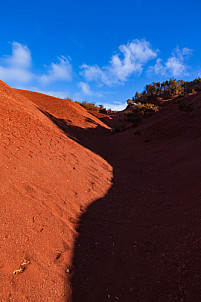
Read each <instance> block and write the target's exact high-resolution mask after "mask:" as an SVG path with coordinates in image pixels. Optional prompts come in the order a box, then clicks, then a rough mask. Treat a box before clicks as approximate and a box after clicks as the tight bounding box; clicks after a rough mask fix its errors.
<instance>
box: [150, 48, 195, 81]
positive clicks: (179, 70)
mask: <svg viewBox="0 0 201 302" xmlns="http://www.w3.org/2000/svg"><path fill="white" fill-rule="evenodd" d="M191 54H192V50H191V49H189V48H183V49H181V50H180V49H179V47H177V48H176V49H175V50H174V51H173V52H172V55H171V56H170V57H169V58H168V59H167V61H166V62H165V63H163V62H162V59H157V61H156V64H155V65H154V66H150V67H149V69H148V73H150V74H153V73H155V74H157V75H170V76H174V77H176V76H181V75H188V73H187V69H188V65H187V64H186V60H187V59H188V57H189V56H190V55H191Z"/></svg>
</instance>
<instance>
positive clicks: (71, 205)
mask: <svg viewBox="0 0 201 302" xmlns="http://www.w3.org/2000/svg"><path fill="white" fill-rule="evenodd" d="M189 104H192V105H189ZM0 108H1V115H0V116H1V124H0V127H1V153H0V156H1V163H2V164H1V171H2V172H1V176H0V177H1V184H2V186H1V192H0V194H1V195H0V196H1V205H2V206H1V216H0V217H1V225H2V230H1V236H2V239H1V242H3V244H2V245H1V254H0V277H1V282H0V284H1V285H0V286H1V288H0V299H1V301H73V302H80V301H83V302H85V301H86V302H89V301H100V302H102V301H108V300H110V301H118V300H119V301H129V302H133V301H140V302H141V301H142V302H146V301H147V302H150V301H153V302H156V301H160V302H163V301H164V302H166V301H168V302H171V301H189V302H192V301H194V302H199V301H200V299H201V294H200V276H201V264H200V246H201V235H200V228H201V222H200V214H199V213H200V206H201V205H200V198H201V191H200V177H201V156H200V149H201V93H197V94H194V95H191V96H186V97H180V98H175V99H174V100H172V101H168V102H166V104H165V105H164V106H162V107H161V108H160V110H159V111H158V112H156V113H155V114H154V115H152V116H151V117H150V118H147V119H144V120H142V122H141V123H140V124H139V125H138V127H137V128H133V127H129V129H127V130H125V131H123V132H120V133H116V134H111V131H110V128H109V126H106V124H105V123H106V122H108V125H112V127H113V126H114V125H115V123H116V122H118V118H119V116H120V115H121V116H122V114H121V113H117V114H113V115H111V116H109V117H106V116H104V115H97V116H96V117H95V116H94V115H91V114H90V113H89V112H87V111H86V110H85V109H84V108H82V107H80V106H79V105H77V104H74V103H72V102H70V101H67V100H60V99H56V98H53V97H49V96H45V95H43V94H39V93H35V92H28V91H22V90H16V89H11V88H10V87H8V86H7V85H5V84H4V83H2V82H1V83H0ZM189 108H190V109H189ZM98 117H99V118H100V119H101V120H102V121H101V120H100V119H99V118H98ZM104 122H105V123H104ZM23 259H26V260H28V261H30V263H28V264H27V266H26V269H25V270H24V271H23V272H22V273H20V274H17V275H13V271H14V270H16V269H19V267H20V263H21V262H22V261H23Z"/></svg>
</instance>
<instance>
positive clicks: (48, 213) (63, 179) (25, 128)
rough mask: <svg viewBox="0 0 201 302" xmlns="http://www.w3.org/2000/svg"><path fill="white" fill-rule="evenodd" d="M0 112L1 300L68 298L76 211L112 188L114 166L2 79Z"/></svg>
mask: <svg viewBox="0 0 201 302" xmlns="http://www.w3.org/2000/svg"><path fill="white" fill-rule="evenodd" d="M69 107H70V105H69ZM73 110H74V109H73ZM0 119H1V122H0V134H1V140H0V163H1V166H0V169H1V173H0V179H1V180H0V181H1V190H0V200H1V208H0V212H1V213H0V220H1V221H0V224H1V232H0V236H1V238H0V242H1V245H0V249H1V253H0V300H1V301H66V299H67V300H69V299H70V296H71V286H70V283H69V276H68V274H66V269H67V268H71V266H72V263H71V262H72V257H73V254H72V252H73V246H74V241H75V239H76V236H77V232H76V228H77V224H78V223H79V220H78V217H79V216H80V213H82V212H83V211H84V210H85V207H86V206H87V205H88V204H89V203H91V202H92V201H93V200H95V199H97V198H98V197H99V196H103V195H104V194H105V192H106V191H107V190H108V188H109V187H110V179H111V177H112V168H111V167H110V165H109V164H107V163H106V162H105V161H104V160H103V159H102V158H100V157H99V156H97V155H95V154H94V153H92V152H91V151H90V150H87V149H86V148H84V147H83V146H81V145H79V144H77V143H76V142H74V141H72V140H71V139H69V138H68V137H67V136H66V135H64V133H63V131H61V130H60V129H59V128H58V127H56V125H55V124H54V123H52V121H50V120H49V119H48V118H47V117H46V116H45V115H44V114H43V113H41V112H40V111H39V110H38V109H37V108H36V107H35V105H34V104H33V103H32V102H31V101H30V100H28V99H27V98H26V97H25V96H22V95H21V94H19V93H18V92H17V91H16V90H13V89H11V88H10V87H9V86H7V85H5V84H4V83H3V82H0ZM80 119H81V113H80ZM84 119H85V117H83V122H82V121H81V122H80V124H79V121H74V122H77V125H79V126H81V127H84V124H83V123H84ZM78 184H79V185H78ZM23 259H26V260H29V261H30V264H29V265H28V266H27V269H25V271H24V272H23V273H21V274H19V275H13V271H14V270H16V269H19V267H20V263H21V262H22V261H23Z"/></svg>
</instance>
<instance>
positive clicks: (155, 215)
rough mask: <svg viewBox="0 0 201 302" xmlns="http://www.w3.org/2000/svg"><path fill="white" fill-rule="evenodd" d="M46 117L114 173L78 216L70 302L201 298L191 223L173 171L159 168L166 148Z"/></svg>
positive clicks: (200, 268)
mask: <svg viewBox="0 0 201 302" xmlns="http://www.w3.org/2000/svg"><path fill="white" fill-rule="evenodd" d="M43 113H44V114H46V115H47V116H48V117H49V118H50V119H51V120H52V121H53V122H54V123H55V124H56V125H57V126H58V127H59V128H61V129H62V131H64V133H65V134H66V135H67V136H69V137H71V138H72V139H74V140H76V141H77V142H79V143H80V144H82V145H83V146H85V147H86V148H88V149H90V150H92V151H93V152H95V153H97V154H99V155H100V156H102V157H103V158H104V159H105V160H106V161H107V162H108V163H109V164H110V165H111V166H112V167H113V171H114V176H113V185H112V187H111V189H110V190H109V192H108V193H107V194H106V196H104V197H103V198H100V199H98V200H96V201H94V202H93V204H91V205H90V206H89V207H88V209H87V211H86V213H85V214H83V215H82V216H81V217H80V227H79V229H78V230H77V231H78V233H79V237H78V239H77V241H76V244H75V249H74V259H73V272H72V280H71V281H72V301H73V302H99V301H100V302H102V301H103V302H104V301H128V302H130V301H132V302H133V301H140V302H141V301H142V302H152V301H153V302H157V301H158V302H166V301H167V302H170V301H194V302H195V301H200V292H199V289H200V284H199V281H198V280H196V278H195V277H193V276H194V275H195V274H197V275H198V276H199V275H200V273H201V267H200V264H196V260H195V259H197V258H196V255H197V256H198V258H199V250H198V251H196V250H192V249H190V248H189V250H188V251H187V247H188V245H190V241H189V240H190V239H188V240H187V241H186V242H187V243H185V240H184V239H185V238H187V236H188V235H189V234H188V233H189V229H190V230H191V229H192V227H191V226H190V225H191V222H190V221H189V220H188V215H187V214H186V213H187V211H186V208H185V206H184V205H183V204H182V203H181V199H180V190H179V187H176V188H177V191H174V190H173V187H171V184H172V185H173V179H174V180H175V177H174V175H173V172H174V170H171V169H170V170H167V168H166V167H165V168H163V167H160V163H159V164H157V160H158V158H159V153H160V158H161V159H162V158H165V156H167V153H165V151H163V146H162V145H160V144H159V145H158V146H157V147H156V146H155V145H154V144H152V143H146V142H145V141H143V139H141V138H136V137H135V136H134V134H133V132H134V131H132V130H130V131H129V134H128V133H127V138H125V135H124V134H123V135H122V134H121V133H120V134H117V135H111V133H110V131H109V130H106V129H104V128H102V127H100V126H97V128H95V129H93V128H92V129H86V130H83V129H80V128H78V127H71V126H69V125H67V123H66V122H65V120H59V119H57V118H55V117H53V116H52V115H50V114H49V113H47V112H43ZM139 140H141V141H139ZM163 152H164V154H163ZM161 154H162V155H161ZM165 169H166V170H165ZM178 177H181V176H178ZM167 178H168V181H169V182H168V183H167ZM176 181H177V182H178V183H180V182H181V181H182V179H176ZM163 184H166V185H164V186H163ZM195 224H196V222H195ZM194 227H195V226H194ZM191 252H193V253H194V255H193V260H192V259H191V261H189V253H191ZM192 266H193V267H194V268H193V269H192Z"/></svg>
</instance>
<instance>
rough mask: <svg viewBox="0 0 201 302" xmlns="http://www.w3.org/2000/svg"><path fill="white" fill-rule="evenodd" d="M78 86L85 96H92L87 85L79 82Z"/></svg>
mask: <svg viewBox="0 0 201 302" xmlns="http://www.w3.org/2000/svg"><path fill="white" fill-rule="evenodd" d="M78 86H79V87H80V88H81V90H82V92H83V93H84V94H85V95H92V91H91V88H90V86H89V84H88V83H85V82H80V83H79V85H78Z"/></svg>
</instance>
